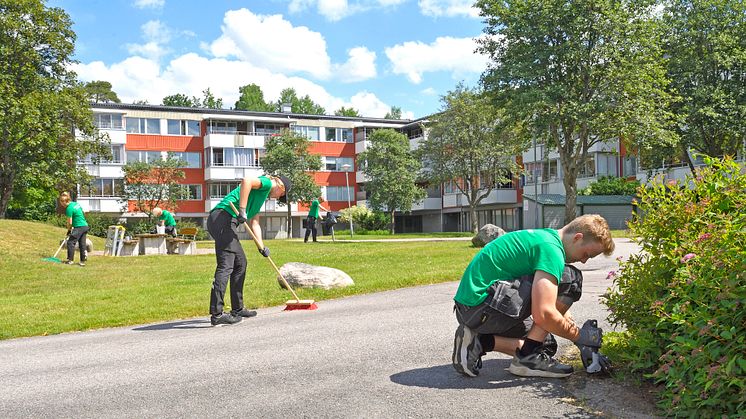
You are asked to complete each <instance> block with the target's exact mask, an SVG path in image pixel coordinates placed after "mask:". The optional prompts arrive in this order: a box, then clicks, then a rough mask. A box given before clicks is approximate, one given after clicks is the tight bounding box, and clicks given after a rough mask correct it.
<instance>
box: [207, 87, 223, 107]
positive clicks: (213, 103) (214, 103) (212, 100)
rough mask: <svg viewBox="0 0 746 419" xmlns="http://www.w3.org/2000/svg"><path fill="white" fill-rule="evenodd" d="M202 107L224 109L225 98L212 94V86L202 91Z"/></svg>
mask: <svg viewBox="0 0 746 419" xmlns="http://www.w3.org/2000/svg"><path fill="white" fill-rule="evenodd" d="M202 95H203V98H202V107H203V108H209V109H222V108H223V99H220V98H216V97H215V95H213V94H212V92H211V91H210V88H209V87H208V88H207V89H205V90H203V91H202Z"/></svg>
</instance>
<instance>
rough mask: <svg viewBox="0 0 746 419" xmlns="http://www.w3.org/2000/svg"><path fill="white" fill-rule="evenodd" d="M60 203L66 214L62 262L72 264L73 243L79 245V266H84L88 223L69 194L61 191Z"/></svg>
mask: <svg viewBox="0 0 746 419" xmlns="http://www.w3.org/2000/svg"><path fill="white" fill-rule="evenodd" d="M59 202H60V205H62V207H63V208H65V215H66V216H67V260H66V261H65V262H63V263H65V264H67V265H72V264H73V263H74V262H73V259H74V258H75V245H76V244H78V245H79V249H80V262H79V263H78V264H79V265H80V266H85V261H86V259H87V255H86V252H85V246H86V235H87V234H88V230H90V227H88V223H87V222H86V220H85V215H83V208H81V207H80V204H78V203H77V202H72V198H70V194H69V193H68V192H63V193H62V194H60V197H59Z"/></svg>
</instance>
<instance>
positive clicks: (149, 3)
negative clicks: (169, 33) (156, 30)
mask: <svg viewBox="0 0 746 419" xmlns="http://www.w3.org/2000/svg"><path fill="white" fill-rule="evenodd" d="M165 4H166V0H135V2H134V3H133V6H135V7H137V8H138V9H162V8H163V6H164V5H165Z"/></svg>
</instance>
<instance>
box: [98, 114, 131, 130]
mask: <svg viewBox="0 0 746 419" xmlns="http://www.w3.org/2000/svg"><path fill="white" fill-rule="evenodd" d="M93 125H94V126H96V128H98V129H122V128H124V127H123V126H122V114H119V113H95V114H93Z"/></svg>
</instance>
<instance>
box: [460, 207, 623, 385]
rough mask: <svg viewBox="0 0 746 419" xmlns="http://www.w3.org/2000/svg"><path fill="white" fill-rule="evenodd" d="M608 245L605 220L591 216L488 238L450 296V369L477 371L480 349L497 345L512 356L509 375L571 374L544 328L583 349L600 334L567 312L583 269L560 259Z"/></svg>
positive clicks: (609, 248) (582, 257)
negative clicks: (559, 225)
mask: <svg viewBox="0 0 746 419" xmlns="http://www.w3.org/2000/svg"><path fill="white" fill-rule="evenodd" d="M613 251H614V241H613V240H612V238H611V233H610V231H609V225H608V224H607V222H606V220H604V219H603V217H601V216H600V215H595V214H589V215H583V216H581V217H578V218H576V219H574V220H573V221H571V222H570V223H569V224H567V225H565V226H564V227H562V228H561V229H559V230H554V229H536V230H520V231H514V232H511V233H507V234H505V235H503V236H500V237H498V238H497V239H495V240H493V241H491V242H490V243H488V244H487V245H486V246H485V247H484V248H483V249H482V250H481V251H480V252H479V253H477V255H476V256H475V257H474V259H472V261H471V263H470V264H469V266H468V267H467V268H466V271H465V272H464V274H463V276H462V277H461V282H460V284H459V287H458V290H457V292H456V295H455V297H454V300H455V302H456V304H455V309H454V310H455V312H456V319H457V320H458V322H459V326H458V328H457V330H456V336H455V338H454V350H453V358H452V362H453V367H454V368H455V369H456V370H457V371H458V372H460V373H462V374H464V375H466V376H470V377H473V376H476V375H478V374H479V369H480V368H481V366H482V359H481V357H482V355H484V354H485V353H486V352H490V351H498V352H502V353H505V354H508V355H512V356H513V360H512V361H511V363H510V367H509V368H508V371H510V372H511V373H513V374H515V375H520V376H531V377H566V376H568V375H570V374H571V373H572V371H573V369H572V367H571V366H569V365H563V364H560V363H558V362H557V361H555V360H554V359H553V358H552V356H553V355H554V353H555V352H556V343H554V344H553V343H552V341H553V338H549V339H547V337H548V334H549V333H552V334H554V335H557V336H560V337H563V338H565V339H569V340H571V341H572V342H574V343H575V344H576V345H577V346H578V347H579V348H580V349H581V353H582V354H587V353H588V349H589V348H590V349H591V350H597V349H598V348H599V347H600V346H601V335H602V332H601V329H599V328H597V327H595V326H594V325H592V324H591V322H590V321H589V322H586V323H585V324H584V325H583V327H578V326H576V325H575V323H574V322H573V321H572V319H571V318H570V316H569V315H567V310H568V309H569V308H570V306H571V305H572V303H573V302H575V301H577V300H578V299H579V298H580V293H581V289H582V274H581V273H580V271H578V270H576V269H575V268H573V267H566V266H565V264H566V263H573V262H582V263H585V262H586V261H587V260H588V259H590V258H593V257H595V256H597V255H599V254H601V253H604V254H605V255H607V256H608V255H610V254H611V253H612V252H613ZM529 316H530V317H531V319H528V317H529ZM525 320H528V321H525ZM583 363H584V365H585V363H586V358H583Z"/></svg>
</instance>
